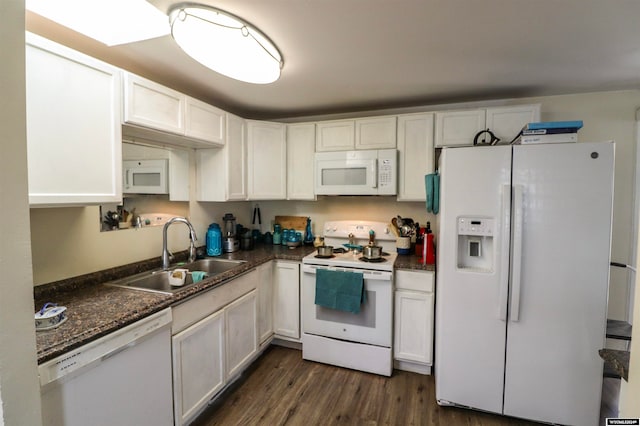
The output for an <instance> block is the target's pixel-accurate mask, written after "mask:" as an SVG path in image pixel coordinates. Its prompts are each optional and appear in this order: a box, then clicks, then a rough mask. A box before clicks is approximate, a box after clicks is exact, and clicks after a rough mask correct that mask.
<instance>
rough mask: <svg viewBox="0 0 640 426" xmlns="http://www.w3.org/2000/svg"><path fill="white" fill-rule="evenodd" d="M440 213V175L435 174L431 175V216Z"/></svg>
mask: <svg viewBox="0 0 640 426" xmlns="http://www.w3.org/2000/svg"><path fill="white" fill-rule="evenodd" d="M439 211H440V175H439V174H438V173H435V174H434V175H433V214H438V212H439Z"/></svg>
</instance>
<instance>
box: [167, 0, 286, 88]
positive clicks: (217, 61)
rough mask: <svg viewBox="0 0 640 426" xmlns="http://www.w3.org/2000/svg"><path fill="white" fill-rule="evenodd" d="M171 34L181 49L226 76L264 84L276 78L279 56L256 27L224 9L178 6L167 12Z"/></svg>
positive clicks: (280, 66)
mask: <svg viewBox="0 0 640 426" xmlns="http://www.w3.org/2000/svg"><path fill="white" fill-rule="evenodd" d="M169 23H170V24H171V35H172V36H173V38H174V40H175V41H176V43H177V44H178V46H180V48H181V49H182V50H184V52H185V53H186V54H187V55H189V56H191V57H192V58H193V59H195V60H196V61H198V62H200V63H201V64H202V65H204V66H206V67H207V68H210V69H212V70H214V71H216V72H218V73H220V74H223V75H225V76H227V77H231V78H234V79H236V80H240V81H245V82H248V83H256V84H267V83H272V82H274V81H276V80H277V79H278V78H280V70H281V69H282V65H283V61H282V55H280V52H279V51H278V48H277V47H276V46H275V45H274V44H273V43H272V42H271V41H270V40H269V39H268V38H267V36H265V35H264V34H263V33H262V32H260V30H258V29H257V28H256V27H254V26H252V25H250V24H248V23H247V22H244V21H243V20H242V19H240V18H238V17H236V16H233V15H231V14H229V13H227V12H225V11H222V10H220V9H216V8H214V7H211V6H204V5H194V4H188V5H181V6H177V7H175V8H173V9H171V10H170V11H169Z"/></svg>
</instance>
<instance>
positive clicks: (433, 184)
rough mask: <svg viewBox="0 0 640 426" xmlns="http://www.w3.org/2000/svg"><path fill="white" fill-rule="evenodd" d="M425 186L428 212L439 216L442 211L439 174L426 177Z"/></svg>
mask: <svg viewBox="0 0 640 426" xmlns="http://www.w3.org/2000/svg"><path fill="white" fill-rule="evenodd" d="M424 186H425V192H426V194H427V212H429V213H433V214H438V211H439V210H440V175H438V173H430V174H428V175H425V176H424Z"/></svg>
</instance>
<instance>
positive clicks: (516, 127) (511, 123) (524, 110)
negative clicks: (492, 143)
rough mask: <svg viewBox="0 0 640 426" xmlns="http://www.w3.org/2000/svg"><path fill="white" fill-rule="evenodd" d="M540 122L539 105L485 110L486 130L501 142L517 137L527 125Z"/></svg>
mask: <svg viewBox="0 0 640 426" xmlns="http://www.w3.org/2000/svg"><path fill="white" fill-rule="evenodd" d="M536 121H540V104H537V105H519V106H509V107H500V108H487V128H489V129H491V131H492V132H493V133H494V134H495V135H496V136H497V137H499V138H500V140H501V141H502V142H510V141H512V140H513V139H514V138H516V137H517V136H518V134H519V133H520V130H522V127H523V126H524V125H525V124H527V123H534V122H536Z"/></svg>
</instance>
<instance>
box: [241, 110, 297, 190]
mask: <svg viewBox="0 0 640 426" xmlns="http://www.w3.org/2000/svg"><path fill="white" fill-rule="evenodd" d="M247 147H248V150H249V153H248V159H247V160H248V161H247V165H248V168H249V170H248V172H249V173H248V175H249V188H248V189H249V191H248V192H249V199H250V200H284V199H286V198H287V167H286V165H287V143H286V139H285V125H284V124H281V123H271V122H266V121H253V120H248V121H247Z"/></svg>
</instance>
